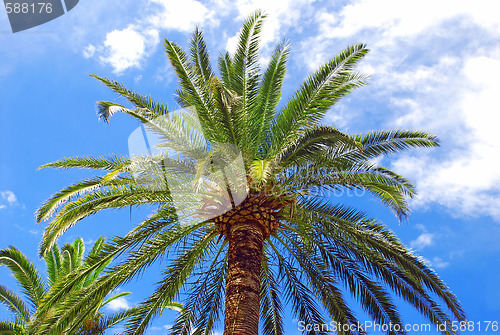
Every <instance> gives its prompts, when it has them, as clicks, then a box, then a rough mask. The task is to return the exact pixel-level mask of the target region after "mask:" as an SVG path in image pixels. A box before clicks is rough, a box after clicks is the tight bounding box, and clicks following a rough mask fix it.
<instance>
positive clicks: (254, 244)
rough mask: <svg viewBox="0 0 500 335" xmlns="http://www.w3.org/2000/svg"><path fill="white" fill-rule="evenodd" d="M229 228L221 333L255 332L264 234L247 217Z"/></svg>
mask: <svg viewBox="0 0 500 335" xmlns="http://www.w3.org/2000/svg"><path fill="white" fill-rule="evenodd" d="M229 230H230V231H229V234H228V235H229V236H228V238H229V250H228V271H227V276H226V313H225V320H224V335H258V334H259V309H260V269H261V262H262V247H263V245H264V234H263V232H262V229H261V228H260V226H259V225H258V224H256V223H254V222H252V221H251V220H248V221H246V222H242V223H237V224H234V225H231V227H230V229H229Z"/></svg>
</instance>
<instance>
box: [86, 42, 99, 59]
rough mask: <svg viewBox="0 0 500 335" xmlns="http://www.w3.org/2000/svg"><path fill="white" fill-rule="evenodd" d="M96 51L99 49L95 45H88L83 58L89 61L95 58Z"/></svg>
mask: <svg viewBox="0 0 500 335" xmlns="http://www.w3.org/2000/svg"><path fill="white" fill-rule="evenodd" d="M96 50H97V48H96V47H95V45H93V44H89V45H87V46H86V47H85V48H84V49H83V57H85V58H87V59H88V58H92V57H94V55H95V52H96Z"/></svg>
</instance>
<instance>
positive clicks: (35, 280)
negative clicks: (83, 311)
mask: <svg viewBox="0 0 500 335" xmlns="http://www.w3.org/2000/svg"><path fill="white" fill-rule="evenodd" d="M103 246H104V238H102V237H101V238H99V239H98V240H97V241H96V242H95V243H94V245H93V247H92V249H91V251H90V252H89V254H88V255H87V257H85V258H84V253H85V244H84V242H83V239H81V238H78V239H76V240H75V241H74V242H73V243H66V244H64V246H63V247H62V248H59V247H58V246H57V245H54V246H53V247H52V248H51V249H50V251H49V252H48V253H47V255H46V256H45V257H44V260H45V264H46V266H47V272H48V278H47V280H43V279H42V277H41V276H40V275H39V273H38V271H37V269H36V268H35V266H34V265H33V263H32V262H31V261H30V260H29V259H28V258H27V257H26V256H25V255H24V254H23V253H22V252H21V251H19V250H18V249H17V248H15V247H9V248H6V249H2V250H0V265H5V266H7V267H8V268H9V270H10V271H11V273H12V275H13V276H14V278H16V280H17V282H18V284H19V286H20V287H21V288H22V293H23V295H24V296H25V297H26V299H23V298H22V297H21V296H20V295H18V294H17V293H15V292H14V291H12V290H10V289H9V288H7V287H5V286H3V285H0V302H1V303H2V304H3V305H4V306H5V307H7V309H9V310H10V311H11V312H12V314H13V316H14V322H8V321H2V322H1V323H0V334H45V333H47V332H46V327H47V323H49V324H50V322H53V321H52V320H51V319H52V316H51V314H54V313H57V311H58V310H59V309H63V308H65V303H67V301H68V299H69V295H65V296H60V297H59V299H58V300H57V301H54V302H52V303H51V304H50V305H48V304H47V303H46V301H45V298H46V296H47V295H50V294H51V292H53V289H54V288H55V287H56V286H57V284H58V283H59V282H63V281H64V278H65V277H66V276H67V275H69V274H71V273H72V272H74V271H76V270H78V269H79V268H82V267H84V266H86V262H87V259H90V258H92V257H95V256H96V255H97V254H98V253H99V252H100V251H101V249H102V248H103ZM106 265H107V264H106V263H104V264H102V265H101V266H100V267H98V268H97V269H94V270H93V271H92V273H90V274H89V275H88V276H86V277H84V278H82V281H80V283H79V289H80V290H85V289H88V288H89V287H91V286H92V285H93V282H94V281H95V280H96V279H97V278H98V276H99V275H100V273H101V272H102V271H103V269H104V268H105V267H106ZM128 294H130V293H129V292H122V293H119V294H115V295H112V296H110V297H109V298H108V299H107V300H106V301H104V302H103V301H97V300H94V301H91V303H90V304H88V305H86V307H87V308H88V309H89V310H90V311H91V313H89V315H87V318H86V319H84V320H83V321H84V322H82V323H78V322H75V321H74V320H70V321H69V322H67V323H66V324H65V326H64V327H63V328H61V329H59V332H58V334H100V333H102V332H103V331H104V330H105V329H107V328H109V327H111V326H113V325H115V324H117V323H119V322H121V321H123V320H125V319H126V318H127V317H130V316H131V315H132V314H133V313H134V312H137V309H134V308H131V309H128V310H124V311H123V312H121V313H117V314H116V315H112V316H110V317H104V316H103V315H101V314H99V313H98V310H99V309H100V308H101V307H103V306H105V305H106V304H107V303H109V302H111V301H113V300H115V299H117V298H119V297H122V296H125V295H128ZM44 308H47V310H48V313H41V312H40V311H41V310H42V309H44ZM85 324H86V325H90V324H92V325H93V326H92V327H88V326H87V327H85ZM82 325H84V326H82ZM85 328H87V329H86V330H85V331H84V329H85ZM51 334H54V332H52V333H51Z"/></svg>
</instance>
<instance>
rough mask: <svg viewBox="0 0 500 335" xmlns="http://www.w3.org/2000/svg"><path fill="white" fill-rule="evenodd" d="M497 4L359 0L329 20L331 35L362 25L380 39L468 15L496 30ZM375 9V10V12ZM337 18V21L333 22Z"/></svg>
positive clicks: (357, 29) (484, 0)
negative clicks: (374, 30) (337, 23)
mask: <svg viewBox="0 0 500 335" xmlns="http://www.w3.org/2000/svg"><path fill="white" fill-rule="evenodd" d="M495 12H496V6H495V4H493V3H492V2H491V1H489V0H477V1H474V3H471V2H470V1H465V0H459V1H455V0H441V1H434V0H420V1H400V0H377V1H373V0H362V1H357V2H355V3H353V4H349V5H347V6H345V7H344V8H343V10H342V11H341V12H340V14H339V18H338V19H334V18H332V17H329V18H326V20H324V22H323V23H325V21H329V22H330V23H331V25H330V27H329V28H331V29H329V32H328V34H329V36H330V37H347V36H352V35H354V34H356V33H359V32H361V31H363V30H365V29H377V30H379V33H380V36H381V38H383V39H388V38H390V37H391V38H393V37H403V36H405V37H407V36H411V35H416V34H419V33H422V32H423V31H428V30H429V29H430V28H433V27H436V26H437V25H438V24H440V23H442V22H443V21H446V20H449V19H452V18H463V17H468V18H470V19H471V20H472V21H473V22H474V23H475V24H477V25H480V26H481V27H483V28H485V29H488V30H490V31H491V32H495V30H496V29H497V28H498V27H499V21H498V16H497V15H496V14H494V13H495ZM375 13H376V14H375ZM337 21H339V22H340V24H339V25H336V24H335V23H336V22H337Z"/></svg>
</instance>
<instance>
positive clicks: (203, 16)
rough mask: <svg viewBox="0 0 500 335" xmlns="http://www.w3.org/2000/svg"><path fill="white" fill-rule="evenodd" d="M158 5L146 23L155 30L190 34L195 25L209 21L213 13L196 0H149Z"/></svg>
mask: <svg viewBox="0 0 500 335" xmlns="http://www.w3.org/2000/svg"><path fill="white" fill-rule="evenodd" d="M151 2H152V3H154V4H158V5H160V7H161V9H160V10H156V11H157V14H154V15H151V16H150V17H149V18H148V19H147V20H146V21H147V22H148V23H149V24H150V25H151V26H152V27H155V28H157V29H173V30H178V31H187V32H190V31H192V30H193V29H194V27H195V26H196V25H197V24H202V23H203V22H205V21H206V20H208V19H210V18H211V17H212V16H213V15H214V12H213V11H210V10H209V9H208V8H207V7H205V6H204V5H203V4H202V3H201V2H199V1H196V0H182V1H178V0H151Z"/></svg>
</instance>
